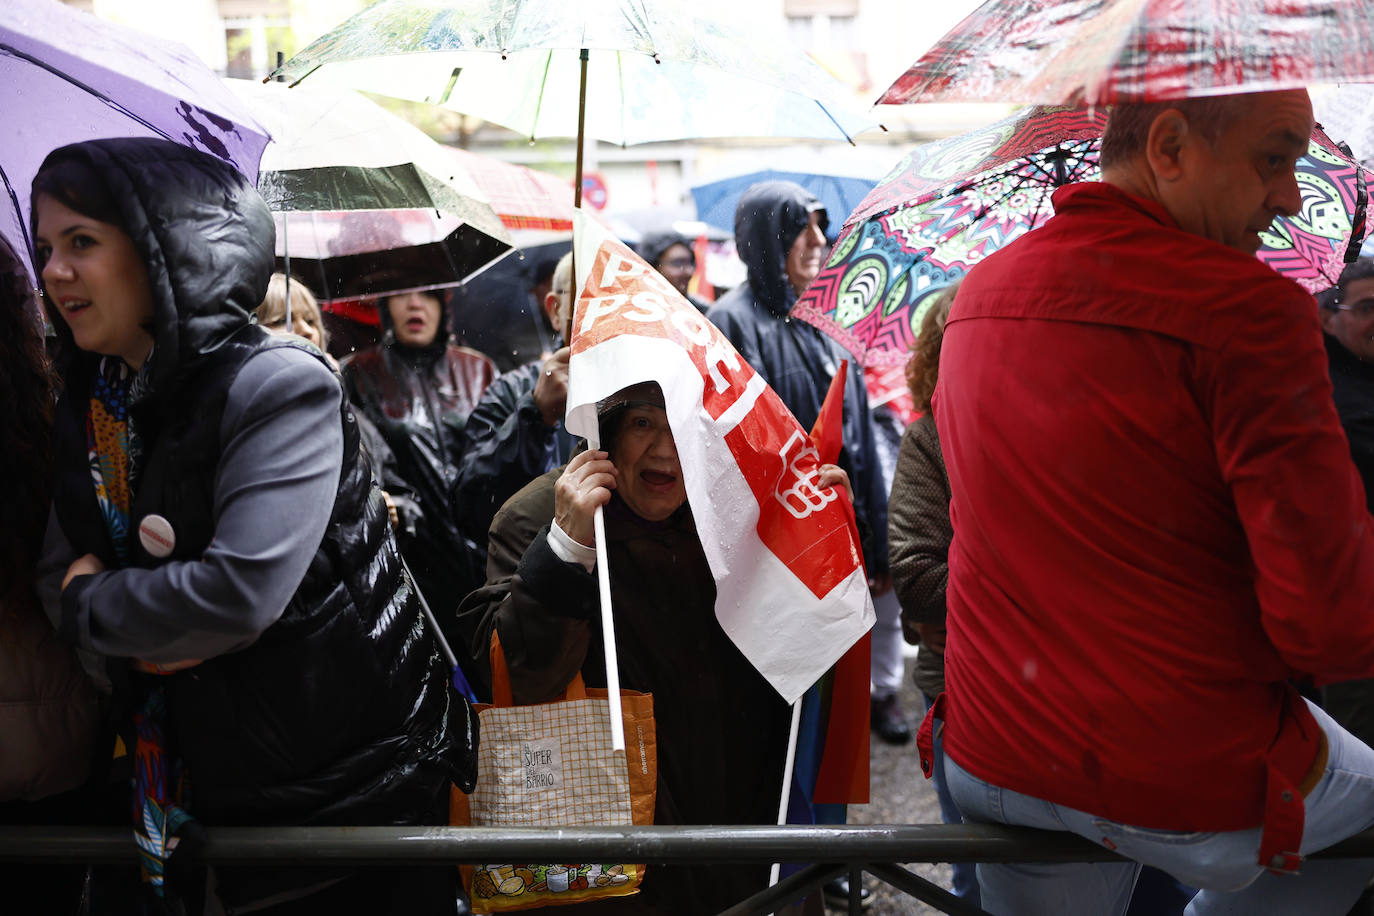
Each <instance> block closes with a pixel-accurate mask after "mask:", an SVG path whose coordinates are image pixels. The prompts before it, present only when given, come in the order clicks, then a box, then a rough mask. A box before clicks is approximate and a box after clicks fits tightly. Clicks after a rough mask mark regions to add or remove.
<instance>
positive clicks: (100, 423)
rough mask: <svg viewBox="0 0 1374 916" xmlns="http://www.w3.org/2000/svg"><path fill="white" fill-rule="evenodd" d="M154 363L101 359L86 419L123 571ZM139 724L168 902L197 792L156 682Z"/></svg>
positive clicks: (142, 838)
mask: <svg viewBox="0 0 1374 916" xmlns="http://www.w3.org/2000/svg"><path fill="white" fill-rule="evenodd" d="M151 364H152V355H151V354H150V355H149V357H148V359H146V360H144V363H143V366H142V368H141V369H140V370H139V371H138V372H134V371H133V370H131V369H130V368H129V366H128V364H127V363H125V362H124V360H122V359H119V358H118V357H113V356H107V357H104V358H103V359H101V361H100V366H99V368H98V371H97V372H96V377H95V383H94V384H93V385H92V387H91V400H90V408H89V410H88V411H87V413H86V442H87V449H88V457H89V459H90V469H91V479H92V482H93V483H94V485H95V496H96V502H97V503H98V504H99V506H100V515H101V518H103V519H104V521H105V527H106V529H107V530H108V531H109V533H110V540H111V542H112V543H113V544H114V552H115V556H116V557H117V558H118V559H119V563H120V565H121V566H122V565H123V564H125V563H127V562H128V560H129V553H130V543H129V539H130V537H131V531H130V528H131V524H132V521H131V514H132V510H133V493H134V488H135V487H136V486H137V483H138V472H139V470H140V464H141V459H142V452H143V450H142V444H141V442H140V440H139V436H138V431H137V430H136V429H135V427H134V423H133V421H132V418H131V417H130V415H129V405H130V404H133V403H135V402H137V401H138V400H139V398H140V397H142V396H143V394H144V393H145V392H146V391H147V386H148V377H149V372H148V367H149V366H150V365H151ZM135 665H136V667H137V668H138V669H139V670H141V671H144V672H148V673H152V674H162V673H170V672H165V671H163V670H162V669H160V668H158V667H157V666H156V665H149V664H146V663H141V662H137V663H135ZM133 721H134V729H135V732H136V738H135V741H134V776H133V799H132V801H133V811H132V814H133V821H134V841H135V842H136V843H137V845H138V856H139V865H140V867H141V870H142V872H143V880H144V881H145V882H146V883H147V884H148V885H149V886H150V887H151V888H152V891H153V893H154V894H156V895H157V896H159V897H161V896H163V893H164V883H165V881H164V872H165V869H166V862H167V858H168V857H169V856H170V855H171V854H172V850H173V848H175V846H176V842H177V834H179V833H180V832H181V831H182V830H183V829H184V828H185V827H186V825H187V824H188V823H190V822H191V821H192V818H191V816H190V815H189V814H187V813H186V811H184V810H183V809H182V808H181V806H180V805H181V804H184V803H185V801H186V796H187V795H188V794H189V793H188V791H187V789H188V786H187V779H186V774H185V771H184V768H183V767H182V766H180V761H178V760H176V759H175V758H172V759H170V760H169V759H168V753H167V738H166V729H167V700H166V696H165V695H164V692H163V688H162V685H161V684H160V683H158V682H157V680H156V679H155V678H154V679H152V680H151V681H149V682H147V683H146V686H145V689H144V691H143V696H142V699H141V700H140V701H139V702H138V708H137V711H136V712H135V713H134V717H133Z"/></svg>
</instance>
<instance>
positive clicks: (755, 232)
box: [735, 181, 830, 315]
mask: <svg viewBox="0 0 1374 916" xmlns="http://www.w3.org/2000/svg"><path fill="white" fill-rule="evenodd" d="M812 213H819V214H820V218H821V231H822V232H824V231H825V230H826V227H827V226H829V224H830V221H829V219H828V218H827V216H826V213H825V205H824V204H822V203H821V202H820V201H819V200H818V199H817V198H816V196H815V195H813V194H812V193H811V192H810V191H808V190H806V188H803V187H802V186H801V185H799V184H795V183H793V182H791V181H765V182H761V183H759V184H756V185H751V186H750V187H749V189H748V190H747V191H745V192H744V193H743V194H741V195H740V199H739V205H738V206H737V207H735V249H736V251H737V253H738V254H739V259H740V260H741V261H743V262H744V266H745V267H746V268H748V270H749V288H750V289H751V290H753V292H754V297H755V298H756V299H758V301H759V302H760V303H761V304H762V305H763V306H764V307H766V308H767V309H768V310H769V311H771V312H773V313H774V314H778V315H785V314H787V313H788V312H789V311H791V309H792V303H794V302H796V300H797V294H796V293H795V292H793V291H792V286H791V284H790V283H788V282H787V252H788V251H790V250H791V248H792V243H793V242H795V241H796V240H797V236H799V235H801V233H802V230H803V229H805V228H806V226H807V224H808V223H809V222H810V221H811V214H812Z"/></svg>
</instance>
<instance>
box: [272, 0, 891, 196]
mask: <svg viewBox="0 0 1374 916" xmlns="http://www.w3.org/2000/svg"><path fill="white" fill-rule="evenodd" d="M278 73H280V74H281V75H283V76H285V77H286V78H287V79H290V80H295V81H297V82H299V81H300V80H302V79H306V78H309V79H310V80H311V81H312V82H325V81H329V82H333V83H336V84H338V85H345V86H351V87H353V88H360V89H367V90H368V91H370V92H378V93H383V94H385V95H394V96H399V97H402V98H410V99H418V100H420V101H426V102H432V103H435V104H438V105H443V106H445V107H448V108H452V109H454V110H456V111H461V112H464V113H466V114H470V115H476V116H478V117H481V118H484V119H486V120H488V121H493V122H495V123H497V124H502V125H505V126H506V127H509V128H512V129H513V130H517V131H520V132H521V133H523V134H525V135H526V136H528V137H530V138H531V139H535V138H540V137H551V136H556V137H573V136H575V137H577V138H578V140H579V143H578V175H577V178H578V180H576V181H575V182H574V188H575V189H576V192H580V190H581V180H580V177H581V150H582V147H583V143H582V142H581V141H582V139H583V138H584V136H587V135H589V136H592V137H596V138H599V139H602V140H606V141H609V142H613V143H620V144H633V143H647V142H651V141H656V140H673V139H682V138H686V137H757V136H781V137H808V138H828V139H836V140H850V139H851V138H852V136H853V135H854V134H856V133H858V132H860V131H862V130H865V129H867V128H869V127H873V126H875V125H874V122H873V121H871V120H870V119H869V118H868V116H867V115H865V114H862V113H856V112H854V111H852V110H851V106H850V103H849V102H848V101H847V100H846V95H847V92H848V90H847V88H846V87H845V86H844V84H842V83H840V82H839V81H838V80H836V79H834V78H833V77H831V76H829V75H828V74H827V73H826V72H825V71H823V70H822V69H821V68H820V67H819V66H818V65H817V64H815V63H814V62H813V61H811V60H810V59H809V58H807V57H806V56H805V55H804V54H803V53H802V52H801V51H799V50H797V49H796V48H795V47H794V46H792V45H791V43H790V42H789V41H788V40H787V38H786V36H785V35H784V34H781V33H776V34H767V33H766V30H762V31H761V30H760V29H759V28H758V27H755V26H752V25H751V26H749V27H747V28H746V27H742V26H738V25H736V24H734V22H732V21H731V20H730V18H729V16H728V14H727V13H726V12H724V11H723V8H721V7H717V8H715V9H714V10H713V9H712V7H711V6H710V5H709V4H708V3H705V2H696V3H689V2H686V0H652V2H650V0H577V2H569V0H469V2H459V0H448V2H442V0H382V2H380V3H376V4H373V5H372V6H370V7H368V8H367V9H365V10H363V11H362V12H360V13H358V14H356V15H355V16H353V17H351V18H349V19H347V20H345V21H344V22H343V23H342V24H340V25H339V26H337V27H336V28H335V29H333V30H332V31H330V32H328V33H327V34H325V35H324V36H322V37H321V38H319V39H318V40H316V41H315V42H314V43H312V44H311V45H309V46H308V47H306V48H305V49H304V50H302V51H301V52H300V53H299V54H297V55H296V56H295V57H293V58H292V59H291V60H289V61H287V63H286V64H285V65H284V66H283V67H282V68H280V69H279V70H278Z"/></svg>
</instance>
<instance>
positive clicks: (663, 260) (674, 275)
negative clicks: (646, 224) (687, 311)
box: [635, 229, 710, 312]
mask: <svg viewBox="0 0 1374 916" xmlns="http://www.w3.org/2000/svg"><path fill="white" fill-rule="evenodd" d="M635 247H636V248H638V249H639V256H640V257H642V258H643V259H644V260H645V261H647V262H648V263H649V266H651V267H653V269H654V270H656V271H658V272H659V273H661V274H663V278H664V279H665V280H667V281H668V282H669V283H671V284H673V288H674V289H676V290H677V291H678V292H680V293H682V295H683V297H684V298H685V299H686V300H687V301H688V302H690V303H692V304H693V305H695V306H696V307H697V309H698V310H699V311H702V312H705V311H706V309H707V308H709V307H710V303H709V302H707V301H706V300H705V299H700V298H698V297H696V296H693V295H692V294H691V293H690V292H688V291H687V290H688V288H689V286H690V284H691V282H692V275H693V274H695V273H696V270H697V256H696V252H694V251H693V250H692V246H691V243H689V242H688V241H687V239H686V238H685V237H684V236H683V235H682V233H680V232H677V231H675V230H673V229H659V230H656V231H654V232H647V233H645V234H644V238H643V239H641V240H640V242H639V244H638V245H637V246H635Z"/></svg>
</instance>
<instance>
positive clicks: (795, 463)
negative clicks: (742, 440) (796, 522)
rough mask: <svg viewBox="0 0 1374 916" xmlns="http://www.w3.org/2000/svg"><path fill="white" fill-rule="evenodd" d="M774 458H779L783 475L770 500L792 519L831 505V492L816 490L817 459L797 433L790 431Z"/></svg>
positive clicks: (832, 499) (830, 490)
mask: <svg viewBox="0 0 1374 916" xmlns="http://www.w3.org/2000/svg"><path fill="white" fill-rule="evenodd" d="M778 455H779V457H781V458H782V467H783V471H782V477H781V479H780V480H779V481H778V488H777V490H775V491H774V493H773V496H774V498H776V499H777V501H778V502H780V503H782V505H783V508H785V509H786V510H787V511H788V512H790V513H791V514H792V517H793V518H797V519H803V518H806V517H807V516H808V515H810V514H811V513H813V512H819V511H820V510H822V509H824V508H825V507H826V505H827V504H829V503H831V502H833V501H834V499H835V491H834V490H833V489H827V490H822V489H821V488H820V487H818V486H816V478H818V477H819V476H820V468H821V456H820V453H819V452H817V451H816V447H815V446H814V445H812V444H811V440H810V439H808V438H807V437H806V436H805V435H803V433H802V431H801V430H793V432H792V435H791V437H790V438H789V439H788V440H787V442H786V444H784V445H783V447H782V451H780V452H779V453H778ZM789 483H790V484H791V486H788V484H789Z"/></svg>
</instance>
